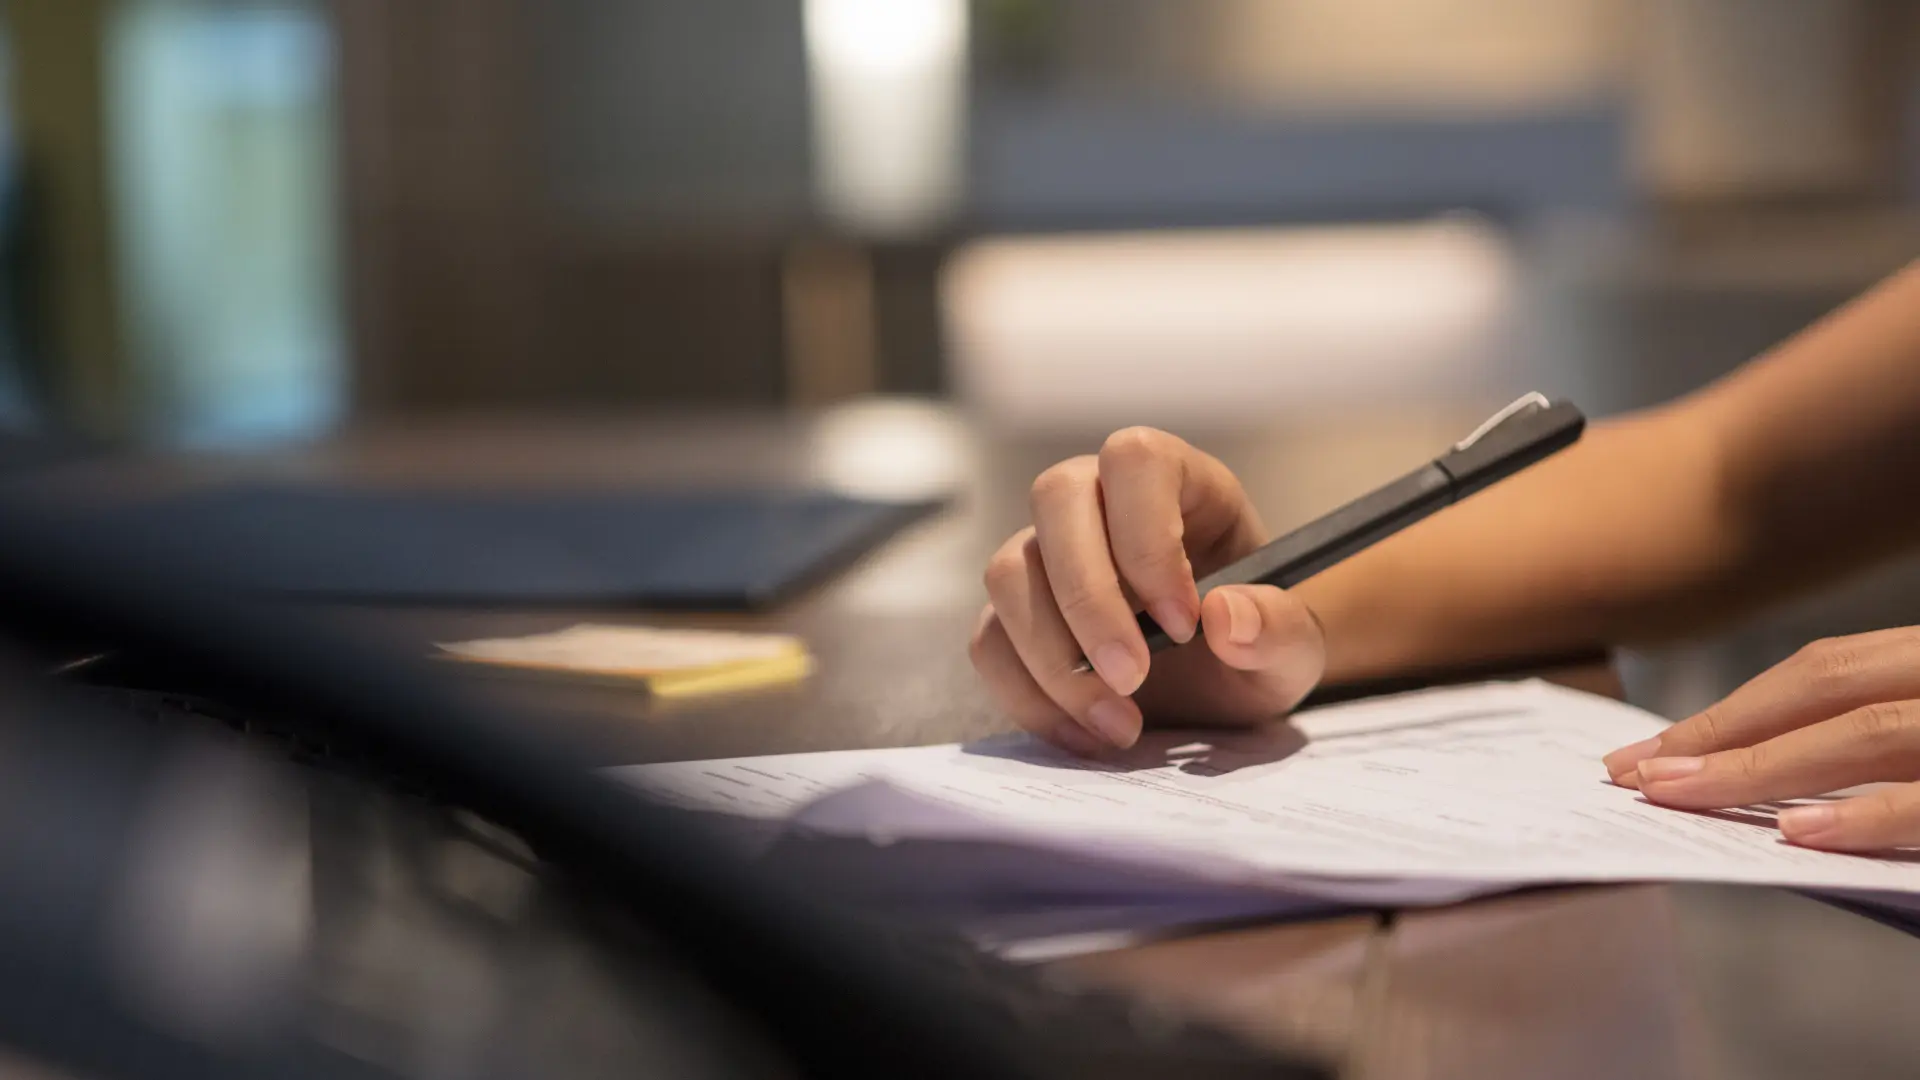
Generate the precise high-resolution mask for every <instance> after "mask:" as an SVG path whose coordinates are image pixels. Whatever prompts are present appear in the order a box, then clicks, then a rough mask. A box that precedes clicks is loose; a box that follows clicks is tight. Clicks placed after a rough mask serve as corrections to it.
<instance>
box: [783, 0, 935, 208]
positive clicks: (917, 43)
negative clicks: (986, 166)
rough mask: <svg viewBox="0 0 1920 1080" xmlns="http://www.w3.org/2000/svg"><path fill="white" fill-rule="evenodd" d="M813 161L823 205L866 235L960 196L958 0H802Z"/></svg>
mask: <svg viewBox="0 0 1920 1080" xmlns="http://www.w3.org/2000/svg"><path fill="white" fill-rule="evenodd" d="M806 37H807V67H808V75H809V82H810V85H811V90H812V98H813V117H814V161H815V173H816V178H817V180H818V183H819V189H820V196H821V199H822V201H823V203H824V204H825V207H826V209H827V211H828V213H830V214H832V215H833V216H835V217H837V218H839V219H840V220H841V221H843V222H845V223H846V224H848V225H850V226H853V227H855V228H858V229H862V230H867V231H871V232H882V233H884V232H905V231H911V230H913V229H916V228H922V227H925V226H927V225H930V224H933V223H935V222H937V221H938V220H939V219H940V218H942V217H943V216H944V215H946V214H947V213H948V212H949V211H950V210H951V208H952V207H953V205H954V204H955V203H956V201H957V200H958V198H959V194H960V191H959V185H960V176H961V168H960V163H961V132H962V130H963V128H964V115H963V113H964V108H965V96H966V95H965V87H966V51H967V9H966V3H965V0H807V4H806Z"/></svg>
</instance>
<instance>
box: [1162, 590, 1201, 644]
mask: <svg viewBox="0 0 1920 1080" xmlns="http://www.w3.org/2000/svg"><path fill="white" fill-rule="evenodd" d="M1153 621H1154V622H1157V623H1159V624H1160V629H1162V630H1165V631H1166V632H1167V636H1168V637H1170V638H1172V639H1173V640H1175V641H1177V642H1179V643H1180V644H1182V645H1184V644H1186V643H1187V642H1189V641H1192V640H1193V628H1194V618H1193V613H1192V612H1190V611H1188V610H1187V605H1185V604H1182V603H1178V602H1176V601H1173V600H1166V601H1162V602H1161V603H1158V604H1155V605H1154V606H1153Z"/></svg>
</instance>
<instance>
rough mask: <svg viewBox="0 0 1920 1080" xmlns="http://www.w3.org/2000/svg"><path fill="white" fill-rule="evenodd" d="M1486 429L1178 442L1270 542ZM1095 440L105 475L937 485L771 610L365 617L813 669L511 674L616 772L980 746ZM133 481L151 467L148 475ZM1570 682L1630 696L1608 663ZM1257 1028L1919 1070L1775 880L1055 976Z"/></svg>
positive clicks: (1513, 1059)
mask: <svg viewBox="0 0 1920 1080" xmlns="http://www.w3.org/2000/svg"><path fill="white" fill-rule="evenodd" d="M1474 419H1477V417H1474V416H1471V415H1469V414H1468V413H1466V412H1464V411H1453V412H1448V411H1445V410H1437V409H1436V410H1434V411H1432V412H1430V413H1418V414H1404V415H1397V416H1386V417H1381V416H1374V417H1372V418H1370V419H1369V420H1367V421H1365V422H1362V421H1361V420H1360V418H1358V417H1357V416H1331V417H1327V418H1325V419H1324V420H1323V421H1322V422H1318V423H1315V424H1311V425H1306V424H1301V425H1294V426H1291V427H1289V428H1287V429H1285V430H1276V431H1272V432H1265V433H1256V434H1239V435H1233V436H1220V437H1208V436H1206V435H1204V434H1201V433H1185V434H1188V435H1189V437H1190V438H1192V439H1194V441H1196V442H1197V443H1200V444H1201V445H1204V446H1206V447H1207V448H1208V449H1210V450H1212V451H1214V452H1215V453H1217V454H1219V455H1220V456H1221V457H1222V458H1223V459H1224V460H1226V461H1227V463H1228V464H1229V465H1230V466H1233V467H1234V468H1235V469H1236V470H1237V471H1239V472H1240V474H1241V475H1242V477H1243V479H1244V480H1245V481H1246V484H1247V487H1248V490H1249V491H1250V492H1251V493H1252V494H1253V496H1254V498H1255V499H1256V501H1257V502H1258V503H1259V505H1260V506H1261V507H1262V510H1263V513H1265V514H1266V515H1267V518H1268V521H1269V523H1270V524H1271V525H1273V526H1274V527H1275V528H1285V527H1288V526H1289V525H1291V524H1293V523H1296V522H1298V521H1301V520H1305V519H1307V518H1309V517H1311V516H1313V515H1315V514H1317V513H1320V512H1322V511H1324V510H1326V509H1328V508H1330V507H1332V506H1333V505H1336V504H1337V503H1339V502H1340V501H1343V500H1344V499H1346V498H1348V497H1351V496H1352V495H1354V494H1357V493H1358V492H1360V491H1362V490H1364V489H1366V488H1367V487H1369V486H1371V485H1373V484H1375V483H1378V482H1380V481H1382V480H1384V479H1387V478H1389V477H1391V476H1393V475H1397V474H1398V473H1400V472H1402V471H1404V470H1405V468H1407V467H1408V465H1409V463H1411V462H1416V461H1419V460H1422V459H1423V458H1424V457H1425V456H1428V455H1430V454H1431V452H1432V449H1433V447H1434V446H1437V445H1443V444H1444V443H1446V442H1447V441H1449V440H1450V439H1452V438H1454V437H1457V434H1458V432H1459V431H1461V430H1465V427H1466V426H1470V421H1472V420H1474ZM1097 445H1098V437H1097V435H1095V434H1094V433H1088V434H1087V435H1085V436H1084V437H1081V438H1039V437H1034V436H1031V435H1024V436H1019V437H1013V436H1004V435H1003V436H991V435H989V434H986V433H982V432H978V431H975V430H971V429H970V428H969V427H968V426H967V425H965V424H962V423H960V422H958V421H957V420H956V419H955V418H954V417H953V416H952V415H951V414H949V413H945V412H942V411H939V410H937V409H931V408H926V407H920V406H910V405H888V404H877V405H873V406H867V407H860V408H853V409H846V410H841V411H838V412H832V413H827V414H820V415H815V416H812V417H787V418H780V419H774V418H767V417H761V418H752V417H732V418H727V417H707V418H692V419H689V418H670V419H669V418H661V419H656V420H652V421H636V420H610V419H598V420H574V421H571V422H567V423H558V422H553V421H546V422H539V421H529V420H508V419H496V420H467V421H461V422H442V423H438V424H432V425H419V426H415V427H413V428H411V429H408V430H388V431H365V432H358V433H353V434H349V435H346V436H342V437H340V438H339V439H337V440H335V441H332V442H329V443H327V444H325V445H321V446H316V447H309V448H304V449H301V450H298V451H290V452H284V453H278V454H273V455H268V456H264V457H253V458H249V459H246V460H244V461H239V460H224V459H218V458H208V459H199V460H195V461H193V462H190V463H189V467H188V468H186V469H182V468H180V463H179V462H177V461H172V462H162V463H157V464H156V465H154V466H153V467H152V468H151V469H148V468H147V467H145V466H143V467H142V469H141V470H136V471H135V472H133V473H129V472H128V471H127V470H125V469H119V470H116V471H115V472H114V474H113V476H112V480H111V482H113V483H116V484H127V483H134V484H138V485H142V486H152V485H156V484H160V483H175V482H178V480H179V478H180V477H182V476H191V477H193V478H195V482H198V481H200V480H204V479H206V478H210V477H220V476H224V475H229V474H232V473H234V472H240V473H244V474H247V475H252V476H258V475H261V474H270V475H294V476H325V477H336V478H351V479H354V480H356V481H360V482H366V483H376V484H406V483H412V482H420V481H431V482H434V483H441V484H475V485H526V484H542V483H553V482H559V481H565V482H567V483H569V484H574V485H581V484H598V483H604V484H609V485H620V484H703V483H739V482H754V483H812V484H825V485H828V486H832V487H837V488H840V489H843V490H848V491H853V492H859V493H870V494H879V495H920V494H925V493H926V492H927V491H929V490H946V491H950V492H952V493H953V494H954V495H956V497H957V501H956V503H955V505H954V508H953V509H952V510H951V511H950V512H948V513H947V514H945V515H943V516H941V517H939V518H937V519H934V520H931V521H928V522H925V523H923V524H921V525H919V526H916V527H914V528H913V529H911V530H909V532H907V533H905V534H903V535H901V536H900V537H898V538H896V539H895V541H894V542H892V543H890V544H888V545H887V546H886V547H884V548H883V549H881V550H880V551H878V552H876V553H874V555H873V556H871V557H870V558H868V559H866V560H864V561H863V562H862V563H861V564H859V565H858V566H856V567H854V568H853V569H852V570H851V571H849V572H848V573H846V574H844V575H842V576H841V577H840V578H838V579H837V580H835V581H833V582H832V583H830V584H828V585H826V586H824V587H822V588H820V589H818V590H816V591H815V592H813V593H812V594H810V595H808V596H806V597H804V598H803V599H801V600H800V601H799V602H797V603H795V604H794V605H792V606H791V608H790V609H788V610H784V611H782V612H779V613H777V614H774V615H770V616H766V617H764V618H744V617H718V616H708V617H699V616H686V615H678V616H671V617H666V616H662V617H659V618H651V617H649V616H646V615H645V614H643V613H609V612H604V611H602V612H595V613H591V614H589V615H583V614H582V613H579V612H524V611H515V612H501V611H447V610H427V609H418V608H415V609H407V610H398V611H378V612H363V613H359V615H358V617H360V618H364V619H366V620H368V621H369V623H370V624H371V625H372V626H374V627H375V628H377V630H378V632H381V633H384V634H395V635H398V636H399V637H400V638H401V640H403V641H406V642H410V643H412V644H413V645H415V646H418V645H422V644H424V643H425V642H427V641H432V640H448V639H450V638H453V637H466V636H482V635H495V634H506V633H515V632H524V631H532V630H537V629H545V628H553V627H558V626H562V625H566V624H569V623H571V622H573V621H577V620H578V619H580V618H586V617H590V618H594V619H598V620H603V621H620V620H631V621H649V622H665V623H675V624H707V625H729V626H743V625H744V626H751V627H774V628H780V629H785V630H791V631H794V632H797V633H799V634H802V635H804V636H805V637H806V639H807V640H808V641H809V643H810V645H811V646H812V648H813V649H814V651H815V652H816V654H817V655H818V657H819V660H820V666H819V671H818V673H817V674H816V675H815V676H814V677H813V678H812V679H810V680H808V681H807V682H806V683H805V684H802V685H799V686H795V687H790V688H783V689H778V690H772V691H767V692H762V693H756V694H751V695H745V696H738V697H731V698H721V699H711V700H707V701H702V702H695V703H684V704H678V705H672V706H664V707H663V706H660V705H656V704H654V703H651V702H648V701H646V700H645V699H643V698H639V697H636V696H634V695H632V694H630V693H624V692H620V691H616V690H608V689H599V688H584V687H581V688H565V689H562V688H558V687H555V686H552V685H549V684H533V683H526V684H521V683H512V682H506V681H501V682H499V683H498V684H497V685H498V689H497V691H496V692H498V693H500V694H502V695H506V696H508V697H509V698H511V697H513V696H514V695H526V700H527V701H528V702H529V703H530V704H532V703H536V702H537V703H538V704H539V705H540V706H541V711H542V713H543V714H551V713H552V711H553V710H555V709H556V708H557V709H558V710H559V711H560V713H561V715H562V716H563V717H564V722H567V723H569V724H574V725H577V726H578V729H579V731H580V733H582V734H584V735H585V737H587V738H588V739H590V740H591V741H592V744H593V745H594V746H595V747H596V748H597V749H598V751H599V752H601V753H602V754H603V755H604V758H605V760H607V761H608V762H609V763H616V762H639V761H663V760H675V759H684V758H697V757H716V756H727V755H739V754H754V753H783V752H792V751H801V750H814V749H838V748H847V747H857V746H884V745H908V744H916V743H929V742H940V741H951V740H958V739H967V738H972V737H975V736H979V735H984V734H987V733H990V732H994V731H1000V730H1004V729H1005V728H1006V727H1007V726H1008V725H1007V723H1006V722H1005V721H1004V720H1003V719H1002V718H1001V717H1000V716H998V715H997V714H996V712H995V711H994V709H993V708H992V707H991V706H990V704H989V703H988V702H987V701H986V699H985V697H984V696H983V694H982V693H981V691H980V690H979V688H978V687H977V686H976V685H975V682H974V679H973V675H972V672H971V670H970V669H969V666H968V664H967V660H966V657H965V649H964V643H965V639H966V635H967V633H968V631H969V629H970V628H971V624H972V620H973V618H974V617H975V615H976V613H977V611H978V608H979V605H980V603H981V602H982V599H983V594H982V591H981V589H980V586H979V573H980V570H981V568H982V567H983V566H984V564H985V560H986V557H987V555H988V554H989V553H990V552H991V551H992V550H993V548H994V547H995V546H996V545H997V544H998V543H999V541H1000V540H1001V539H1002V538H1004V537H1005V536H1006V535H1007V534H1009V533H1011V532H1012V531H1013V530H1014V529H1016V528H1018V527H1019V526H1021V525H1022V524H1024V522H1025V516H1026V506H1025V503H1026V484H1027V483H1028V481H1029V480H1030V479H1031V477H1032V476H1033V475H1035V474H1036V473H1037V472H1038V471H1039V470H1040V469H1041V468H1042V467H1044V466H1045V465H1047V464H1049V463H1051V462H1052V461H1054V460H1057V459H1059V458H1061V457H1064V456H1068V455H1070V454H1072V453H1080V452H1088V451H1090V450H1092V449H1094V448H1096V447H1097ZM143 470H144V471H143ZM1559 677H1562V678H1564V679H1567V680H1569V681H1573V682H1575V683H1576V684H1579V685H1583V686H1586V687H1588V688H1592V689H1598V690H1601V691H1603V692H1607V691H1612V692H1617V689H1618V686H1617V682H1615V681H1614V680H1613V679H1612V674H1611V672H1610V670H1609V669H1607V668H1606V667H1605V666H1604V665H1592V666H1589V667H1587V668H1585V669H1579V670H1570V671H1563V672H1560V673H1559ZM1067 963H1068V965H1069V966H1070V967H1072V968H1073V969H1075V970H1077V971H1079V972H1081V973H1083V974H1086V975H1088V976H1091V977H1094V978H1099V979H1105V980H1111V981H1113V982H1116V983H1119V984H1123V985H1126V986H1129V987H1134V988H1137V989H1140V990H1142V991H1145V992H1148V993H1151V994H1155V995H1162V996H1166V997H1169V998H1173V999H1176V1000H1179V1001H1182V1002H1185V1003H1187V1004H1189V1005H1190V1006H1192V1007H1194V1008H1196V1009H1198V1010H1200V1011H1203V1012H1206V1013H1208V1014H1211V1015H1214V1016H1216V1017H1218V1018H1220V1019H1222V1020H1224V1021H1225V1022H1227V1023H1229V1024H1232V1025H1235V1026H1238V1027H1240V1028H1242V1029H1243V1030H1246V1031H1248V1032H1250V1033H1251V1034H1253V1035H1254V1036H1256V1037H1259V1038H1268V1039H1274V1040H1276V1041H1284V1042H1294V1041H1300V1040H1304V1041H1306V1042H1308V1043H1310V1044H1312V1045H1314V1046H1316V1047H1318V1048H1320V1049H1321V1050H1323V1051H1324V1052H1325V1053H1327V1054H1328V1055H1330V1056H1332V1057H1334V1058H1337V1059H1338V1060H1340V1061H1342V1062H1344V1064H1345V1074H1346V1075H1348V1076H1352V1077H1364V1078H1368V1080H1374V1078H1387V1077H1451V1076H1461V1077H1469V1076H1471V1077H1476V1078H1499V1077H1611V1076H1635V1077H1648V1078H1655V1077H1682V1076H1687V1077H1691V1076H1721V1075H1725V1076H1791V1075H1800V1074H1802V1073H1804V1072H1805V1071H1806V1070H1807V1069H1814V1070H1818V1071H1821V1072H1824V1073H1827V1074H1829V1075H1838V1074H1840V1073H1847V1074H1849V1075H1871V1074H1874V1073H1876V1072H1877V1071H1878V1070H1879V1069H1880V1068H1882V1067H1884V1068H1888V1069H1890V1070H1892V1071H1893V1072H1896V1073H1897V1072H1902V1071H1904V1072H1909V1073H1910V1072H1911V1071H1913V1070H1912V1068H1911V1067H1909V1068H1906V1069H1904V1070H1903V1069H1901V1068H1900V1066H1902V1065H1903V1064H1906V1063H1915V1062H1920V1025H1915V1024H1913V1023H1911V1022H1910V1020H1908V1018H1907V1016H1906V1010H1905V1008H1904V1004H1905V996H1906V995H1905V994H1904V993H1901V992H1899V990H1900V989H1901V988H1902V987H1903V986H1904V985H1906V984H1909V983H1910V982H1911V981H1920V943H1916V942H1914V941H1913V940H1911V939H1909V938H1908V937H1907V936H1905V935H1903V934H1900V933H1898V932H1895V931H1892V930H1889V929H1886V928H1883V927H1880V926H1877V925H1875V924H1872V923H1869V922H1868V921H1867V920H1864V919H1860V918H1857V917H1854V916H1851V915H1848V914H1846V913H1844V912H1840V911H1838V910H1836V909H1833V908H1830V907H1827V906H1825V905H1821V904H1818V903H1816V902H1814V901H1812V900H1808V899H1805V898H1802V897H1797V896H1793V895H1790V894H1786V893H1781V892H1777V891H1771V890H1753V889H1732V888H1711V887H1665V886H1624V887H1605V888H1578V889H1559V890H1546V891H1539V892H1533V893H1528V894H1523V895H1516V896H1507V897H1501V898H1495V899H1489V900H1485V901H1479V902H1475V903H1469V904H1463V905H1458V906H1454V907H1449V908H1444V909H1438V910H1429V911H1414V912H1407V913H1403V914H1400V915H1398V916H1397V917H1394V918H1391V919H1386V918H1376V917H1350V918H1342V919H1334V920H1328V921H1323V922H1316V923H1308V924H1293V925H1273V926H1259V927H1251V928H1245V929H1237V930H1233V931H1230V932H1217V933H1211V934H1206V935H1201V936H1197V937H1191V938H1186V939H1181V940H1175V941H1168V942H1163V943H1159V944H1155V945H1151V946H1147V947H1142V948H1136V949H1131V950H1126V951H1121V952H1114V953H1107V954H1100V955H1095V956H1089V957H1083V958H1080V959H1077V960H1073V961H1068V962H1067Z"/></svg>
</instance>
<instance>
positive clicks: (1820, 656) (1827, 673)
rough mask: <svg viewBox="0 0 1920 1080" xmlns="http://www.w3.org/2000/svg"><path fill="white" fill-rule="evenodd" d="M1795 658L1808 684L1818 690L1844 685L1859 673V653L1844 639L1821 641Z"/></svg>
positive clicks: (1808, 647) (1856, 648) (1814, 643)
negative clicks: (1798, 658) (1798, 660)
mask: <svg viewBox="0 0 1920 1080" xmlns="http://www.w3.org/2000/svg"><path fill="white" fill-rule="evenodd" d="M1799 655H1800V658H1801V659H1800V663H1801V666H1802V668H1803V669H1804V672H1805V677H1806V680H1807V682H1808V684H1809V685H1810V686H1811V687H1812V688H1813V689H1815V690H1818V691H1831V690H1835V689H1838V688H1840V687H1844V686H1847V685H1849V684H1850V683H1852V682H1853V681H1854V679H1855V678H1857V677H1858V676H1859V674H1860V650H1859V648H1858V647H1857V646H1855V645H1854V644H1853V643H1852V642H1850V641H1848V640H1847V639H1845V638H1823V639H1821V640H1819V641H1816V642H1813V643H1812V644H1810V645H1808V646H1806V647H1805V648H1803V649H1801V650H1800V654H1799Z"/></svg>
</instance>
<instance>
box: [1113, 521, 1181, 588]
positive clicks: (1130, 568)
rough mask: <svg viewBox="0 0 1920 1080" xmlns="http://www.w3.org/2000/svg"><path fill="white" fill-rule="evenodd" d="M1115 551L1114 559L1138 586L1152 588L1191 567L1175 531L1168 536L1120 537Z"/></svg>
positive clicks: (1116, 541) (1117, 537) (1114, 544)
mask: <svg viewBox="0 0 1920 1080" xmlns="http://www.w3.org/2000/svg"><path fill="white" fill-rule="evenodd" d="M1113 548H1114V552H1113V554H1114V557H1115V558H1117V559H1119V560H1120V562H1121V564H1122V568H1123V569H1124V570H1125V571H1126V573H1127V577H1128V579H1129V580H1132V581H1133V583H1134V584H1135V585H1152V584H1156V583H1158V582H1161V581H1163V580H1165V579H1167V578H1174V577H1177V576H1179V575H1180V574H1181V573H1182V572H1183V571H1184V570H1185V568H1186V565H1187V553H1186V550H1185V549H1184V548H1182V547H1181V546H1180V539H1179V537H1178V536H1176V535H1174V534H1173V532H1172V531H1171V530H1169V531H1168V532H1167V533H1166V534H1165V535H1164V536H1136V535H1128V536H1125V537H1122V536H1120V535H1118V534H1116V535H1115V536H1114V537H1113ZM1138 579H1144V580H1138Z"/></svg>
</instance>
